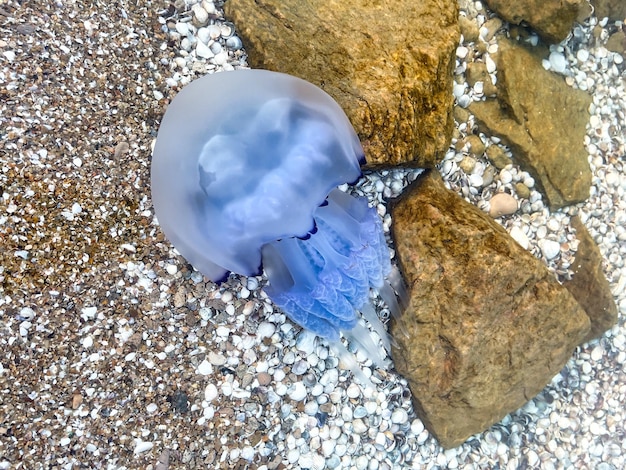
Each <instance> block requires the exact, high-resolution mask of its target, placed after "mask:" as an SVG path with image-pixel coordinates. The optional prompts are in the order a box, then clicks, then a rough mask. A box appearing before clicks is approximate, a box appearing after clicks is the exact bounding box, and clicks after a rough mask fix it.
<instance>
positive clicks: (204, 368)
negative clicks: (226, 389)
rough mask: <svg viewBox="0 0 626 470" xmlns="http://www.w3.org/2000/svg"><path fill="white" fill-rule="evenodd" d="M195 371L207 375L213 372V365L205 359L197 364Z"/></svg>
mask: <svg viewBox="0 0 626 470" xmlns="http://www.w3.org/2000/svg"><path fill="white" fill-rule="evenodd" d="M196 372H197V373H198V374H200V375H209V374H212V373H213V366H212V365H211V363H210V362H209V361H207V360H206V359H205V360H204V361H202V362H201V363H200V365H198V368H197V369H196Z"/></svg>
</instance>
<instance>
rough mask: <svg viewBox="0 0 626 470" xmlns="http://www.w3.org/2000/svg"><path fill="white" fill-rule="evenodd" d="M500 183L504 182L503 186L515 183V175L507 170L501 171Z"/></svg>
mask: <svg viewBox="0 0 626 470" xmlns="http://www.w3.org/2000/svg"><path fill="white" fill-rule="evenodd" d="M500 181H502V184H509V183H510V182H511V181H513V175H512V174H511V172H510V171H509V170H507V169H506V168H505V169H503V170H502V171H500Z"/></svg>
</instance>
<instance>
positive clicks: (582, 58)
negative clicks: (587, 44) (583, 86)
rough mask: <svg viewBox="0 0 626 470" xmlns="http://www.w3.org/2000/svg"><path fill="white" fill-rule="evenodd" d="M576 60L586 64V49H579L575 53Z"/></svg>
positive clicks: (587, 54) (587, 55) (587, 53)
mask: <svg viewBox="0 0 626 470" xmlns="http://www.w3.org/2000/svg"><path fill="white" fill-rule="evenodd" d="M576 58H577V59H578V61H579V62H587V59H589V51H588V50H587V49H579V50H578V52H577V53H576Z"/></svg>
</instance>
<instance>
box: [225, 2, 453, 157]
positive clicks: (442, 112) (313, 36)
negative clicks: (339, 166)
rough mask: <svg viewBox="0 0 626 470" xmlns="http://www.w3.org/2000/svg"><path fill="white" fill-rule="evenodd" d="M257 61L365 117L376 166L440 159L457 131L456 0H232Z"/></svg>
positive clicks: (362, 133)
mask: <svg viewBox="0 0 626 470" xmlns="http://www.w3.org/2000/svg"><path fill="white" fill-rule="evenodd" d="M224 7H225V12H226V15H227V16H228V17H229V18H231V19H232V20H233V21H234V22H235V23H236V24H237V28H238V31H239V33H240V35H241V37H242V38H243V41H244V46H245V48H246V50H247V52H248V61H249V63H250V65H251V66H252V67H253V68H265V69H269V70H275V71H279V72H285V73H289V74H291V75H296V76H298V77H301V78H304V79H305V80H308V81H310V82H312V83H314V84H315V85H317V86H319V87H321V88H323V89H324V90H325V91H326V92H327V93H329V94H330V95H331V96H332V97H333V98H334V99H335V100H336V101H337V102H338V103H339V104H340V105H341V107H342V108H343V109H344V111H345V112H346V114H347V115H348V117H349V118H350V120H351V122H352V124H353V126H354V127H355V129H356V131H357V133H358V135H359V138H360V140H361V143H362V144H363V148H364V150H365V155H366V158H367V164H368V166H370V167H376V166H392V165H397V164H401V163H404V164H408V165H410V166H416V167H433V166H434V165H435V164H437V163H438V162H439V161H440V160H441V159H442V158H443V155H444V154H445V152H446V150H447V148H448V146H449V143H450V139H451V135H452V128H453V124H454V121H453V118H452V102H453V97H452V69H453V67H454V60H455V50H456V46H457V44H458V40H459V26H458V23H457V15H458V12H457V10H458V6H457V2H456V1H454V0H444V1H435V0H427V1H420V2H415V1H413V0H398V1H395V2H387V3H377V2H369V1H365V0H347V1H339V0H331V1H327V2H314V1H312V0H304V1H303V0H264V1H262V2H258V1H255V0H229V1H228V2H227V3H226V4H225V6H224Z"/></svg>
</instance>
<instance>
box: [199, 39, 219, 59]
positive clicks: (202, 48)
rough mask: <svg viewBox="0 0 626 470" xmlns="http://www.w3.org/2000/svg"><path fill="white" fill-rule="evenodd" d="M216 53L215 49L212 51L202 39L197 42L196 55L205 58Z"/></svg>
mask: <svg viewBox="0 0 626 470" xmlns="http://www.w3.org/2000/svg"><path fill="white" fill-rule="evenodd" d="M214 55H215V54H213V51H211V49H210V48H209V47H208V46H207V45H206V44H205V43H203V42H202V41H198V43H197V44H196V56H198V57H202V58H203V59H210V58H211V57H213V56H214Z"/></svg>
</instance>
